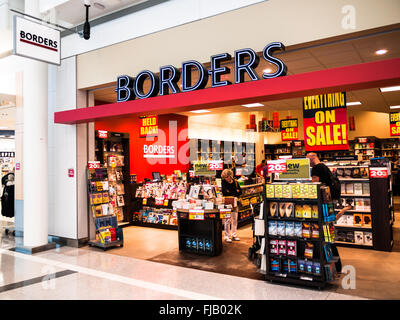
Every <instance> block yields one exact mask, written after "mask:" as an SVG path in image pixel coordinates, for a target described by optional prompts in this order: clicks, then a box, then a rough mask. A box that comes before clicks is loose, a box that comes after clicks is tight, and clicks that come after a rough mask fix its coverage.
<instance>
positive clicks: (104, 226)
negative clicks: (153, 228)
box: [87, 167, 124, 250]
mask: <svg viewBox="0 0 400 320" xmlns="http://www.w3.org/2000/svg"><path fill="white" fill-rule="evenodd" d="M87 180H88V204H89V216H91V217H92V219H93V220H92V221H93V223H89V224H88V225H89V229H88V232H89V237H90V238H91V239H90V240H89V246H94V247H99V248H102V249H103V250H107V249H108V248H112V247H115V246H120V247H122V246H123V243H124V239H123V232H122V228H121V227H118V221H117V217H116V216H115V214H114V212H113V207H112V205H111V204H110V194H109V184H108V172H107V168H89V167H88V169H87ZM89 221H90V220H89ZM93 224H94V228H95V233H94V237H93V236H92V232H91V230H90V226H91V225H92V226H93Z"/></svg>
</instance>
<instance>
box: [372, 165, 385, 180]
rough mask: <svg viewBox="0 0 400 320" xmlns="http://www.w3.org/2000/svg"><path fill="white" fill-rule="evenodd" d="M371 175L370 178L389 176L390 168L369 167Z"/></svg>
mask: <svg viewBox="0 0 400 320" xmlns="http://www.w3.org/2000/svg"><path fill="white" fill-rule="evenodd" d="M369 177H370V178H387V177H388V169H387V168H385V167H382V168H370V169H369Z"/></svg>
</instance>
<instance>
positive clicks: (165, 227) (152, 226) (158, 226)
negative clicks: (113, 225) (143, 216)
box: [130, 221, 178, 230]
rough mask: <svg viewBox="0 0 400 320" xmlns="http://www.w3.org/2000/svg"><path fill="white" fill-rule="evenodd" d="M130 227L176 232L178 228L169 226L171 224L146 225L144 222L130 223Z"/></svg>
mask: <svg viewBox="0 0 400 320" xmlns="http://www.w3.org/2000/svg"><path fill="white" fill-rule="evenodd" d="M130 225H131V226H136V227H149V228H156V229H166V230H178V226H175V225H171V224H162V223H146V222H138V221H132V223H131V224H130Z"/></svg>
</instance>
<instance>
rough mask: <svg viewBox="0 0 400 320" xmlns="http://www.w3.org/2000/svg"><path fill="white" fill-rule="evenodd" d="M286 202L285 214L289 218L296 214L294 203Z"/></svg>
mask: <svg viewBox="0 0 400 320" xmlns="http://www.w3.org/2000/svg"><path fill="white" fill-rule="evenodd" d="M285 204H286V206H285V216H286V217H287V218H290V217H293V215H294V203H292V202H286V203H285Z"/></svg>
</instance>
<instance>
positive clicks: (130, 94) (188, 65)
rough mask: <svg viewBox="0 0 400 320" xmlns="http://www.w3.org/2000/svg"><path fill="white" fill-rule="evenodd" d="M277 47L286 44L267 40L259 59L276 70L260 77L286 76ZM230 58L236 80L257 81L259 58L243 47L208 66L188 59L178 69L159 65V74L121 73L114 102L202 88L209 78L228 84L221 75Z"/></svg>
mask: <svg viewBox="0 0 400 320" xmlns="http://www.w3.org/2000/svg"><path fill="white" fill-rule="evenodd" d="M280 50H283V51H284V50H285V46H284V45H283V44H282V43H280V42H272V43H269V44H268V45H266V46H265V48H264V49H263V52H262V58H263V59H264V60H265V61H267V62H268V63H270V64H273V65H275V66H276V71H275V72H274V73H266V72H263V74H262V75H261V79H272V78H276V77H280V76H285V75H286V73H287V67H286V65H285V64H284V63H283V62H282V61H281V60H280V59H278V58H276V57H274V56H273V53H274V52H276V51H280ZM231 60H233V63H234V66H233V72H234V74H235V83H243V82H245V77H246V76H247V77H249V78H250V80H251V81H256V80H260V76H259V75H258V74H257V73H256V71H255V69H256V68H257V67H258V65H259V63H260V57H259V56H258V55H257V53H256V52H255V51H254V50H252V49H250V48H246V49H240V50H236V51H235V52H234V57H232V56H231V55H230V54H229V53H220V54H216V55H214V56H211V58H210V67H209V69H207V68H206V67H205V66H204V65H203V64H201V63H200V62H198V61H196V60H188V61H184V62H182V68H181V70H179V69H178V68H176V67H175V66H172V65H166V66H162V67H160V70H159V75H156V74H155V73H154V72H151V71H149V70H143V71H141V72H139V73H138V74H137V76H136V77H130V76H128V75H121V76H119V77H118V78H117V86H116V88H115V92H116V93H117V102H124V101H129V100H135V99H136V98H138V99H145V98H150V97H155V96H157V95H160V96H164V95H168V94H170V93H173V94H175V93H179V92H189V91H194V90H199V89H204V88H205V87H206V86H207V83H208V80H209V79H210V80H211V81H210V82H211V87H212V88H215V87H222V86H227V85H230V84H232V83H231V82H230V81H228V80H223V77H224V75H226V74H229V73H230V72H231V71H230V69H229V68H228V67H225V66H223V64H224V63H226V62H228V61H231ZM193 73H194V74H198V77H197V80H196V82H194V81H192V80H193V79H192V77H193ZM180 80H181V83H182V88H181V89H180V87H179V85H178V82H179V81H180ZM145 82H146V83H148V84H149V86H148V89H147V88H146V90H145V89H144V87H145V85H144V84H145Z"/></svg>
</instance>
